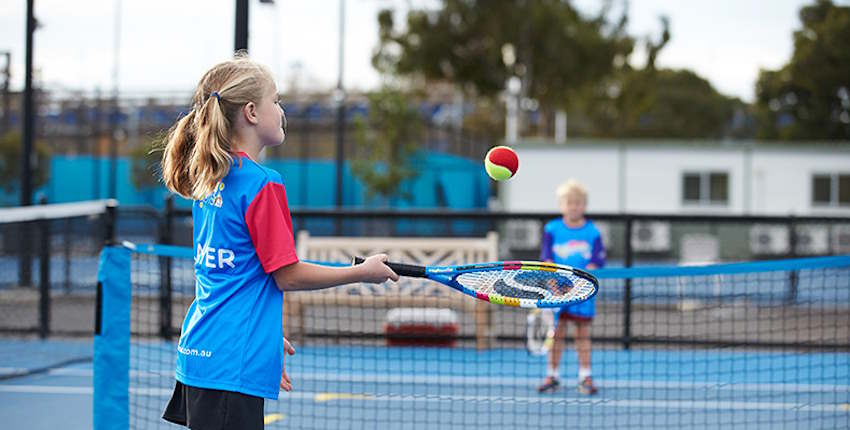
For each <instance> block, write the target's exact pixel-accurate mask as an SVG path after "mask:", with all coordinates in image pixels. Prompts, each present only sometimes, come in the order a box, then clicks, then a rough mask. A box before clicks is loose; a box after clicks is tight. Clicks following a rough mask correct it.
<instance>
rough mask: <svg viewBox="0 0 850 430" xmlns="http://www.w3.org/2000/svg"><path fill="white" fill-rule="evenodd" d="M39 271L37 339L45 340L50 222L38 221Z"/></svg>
mask: <svg viewBox="0 0 850 430" xmlns="http://www.w3.org/2000/svg"><path fill="white" fill-rule="evenodd" d="M39 204H42V205H46V204H47V197H45V196H41V198H40V199H39ZM38 230H39V239H40V240H39V242H40V247H41V249H39V256H38V263H39V269H40V278H39V280H38V281H39V293H38V322H39V324H38V337H40V338H42V339H46V338H47V336H48V335H50V220H49V219H41V220H39V221H38Z"/></svg>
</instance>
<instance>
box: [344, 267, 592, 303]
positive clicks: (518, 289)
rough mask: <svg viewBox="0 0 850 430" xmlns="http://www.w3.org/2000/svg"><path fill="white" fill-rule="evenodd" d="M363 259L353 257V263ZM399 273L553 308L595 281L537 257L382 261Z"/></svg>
mask: <svg viewBox="0 0 850 430" xmlns="http://www.w3.org/2000/svg"><path fill="white" fill-rule="evenodd" d="M363 261H364V260H363V258H360V257H355V258H354V264H360V263H362V262H363ZM386 265H387V266H389V267H390V269H393V271H395V272H396V273H397V274H398V275H399V276H408V277H414V278H427V279H430V280H432V281H436V282H439V283H441V284H443V285H448V286H449V287H452V288H454V289H456V290H458V291H460V292H462V293H464V294H466V295H469V296H472V297H475V298H476V299H480V300H485V301H488V302H490V303H496V304H499V305H507V306H519V307H523V308H557V307H561V306H564V305H571V304H575V303H581V302H583V301H585V300H588V299H590V298H591V297H593V296H595V295H596V291H597V289H598V287H599V281H597V280H596V278H595V277H594V276H593V275H591V274H590V273H587V272H585V271H583V270H579V269H574V268H572V267H569V266H562V265H560V264H553V263H542V262H538V261H497V262H493V263H480V264H467V265H461V266H416V265H412V264H402V263H389V262H388V263H386Z"/></svg>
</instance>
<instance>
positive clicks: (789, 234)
mask: <svg viewBox="0 0 850 430" xmlns="http://www.w3.org/2000/svg"><path fill="white" fill-rule="evenodd" d="M163 216H164V219H165V220H166V221H165V225H167V226H168V228H167V231H168V234H167V235H166V236H163V237H161V238H160V239H161V240H162V241H163V242H164V243H172V244H183V245H186V244H188V242H189V241H191V232H190V231H187V230H188V229H190V228H191V225H190V222H186V220H190V219H191V211H190V210H187V209H176V208H174V205H173V204H170V203H169V204H168V205H167V206H166V210H165V211H164V213H163ZM558 217H560V214H558V213H555V212H494V211H478V210H472V211H445V210H372V209H349V208H346V209H341V210H337V209H293V210H292V219H293V225H294V230H295V231H298V230H301V229H307V230H309V231H310V233H311V235H342V236H432V237H434V236H443V237H446V236H449V237H451V236H458V235H463V236H483V235H485V234H486V233H487V232H488V231H499V232H501V233H503V235H501V237H500V239H502V242H503V245H504V246H500V250H499V253H500V256H499V257H500V258H501V259H517V258H519V259H523V258H524V259H536V258H537V255H538V254H539V240H533V239H534V238H533V237H529V236H537V237H538V238H539V237H540V236H541V234H542V226H543V225H544V224H545V222H547V221H549V220H552V219H556V218H558ZM587 217H588V219H591V220H593V221H594V222H596V223H597V224H598V225H605V226H606V228H605V230H606V231H607V238H606V239H607V241H606V242H607V244H606V246H607V247H608V256H609V258H610V259H611V260H613V261H612V264H613V265H617V266H623V267H632V266H633V265H634V264H636V263H638V262H640V263H643V264H656V263H674V264H677V263H684V264H693V263H707V262H720V261H743V260H753V259H765V258H773V259H776V258H794V257H798V256H809V255H812V256H813V255H831V254H841V253H850V244H848V243H846V242H847V239H846V238H844V236H842V235H850V218H849V217H833V216H806V217H797V216H762V215H755V216H754V215H674V214H611V213H590V214H588V215H587ZM181 220H182V221H181ZM528 222H531V224H528ZM517 226H519V227H517ZM812 226H817V227H818V228H820V230H818V231H821V230H823V229H824V228H825V229H826V230H827V231H828V233H829V234H827V242H828V243H827V244H826V247H824V246H823V245H824V244H823V243H821V242H822V241H823V235H822V234H819V235H818V239H812V238H811V237H809V236H808V235H809V233H810V232H809V230H811V227H812ZM804 227H805V228H804ZM806 228H808V229H806ZM654 232H661V233H659V234H661V235H662V236H664V237H662V239H661V240H659V241H658V242H661V243H660V245H661V246H653V245H658V244H657V243H656V244H653V240H656V239H653V237H652V234H654ZM776 232H779V234H775V233H776ZM783 232H784V233H783ZM801 233H802V234H803V235H804V238H805V241H803V242H806V243H808V244H809V245H808V247H801V240H800V236H801ZM647 235H648V236H647ZM836 235H838V236H841V237H840V238H837V239H830V236H836ZM689 236H693V237H694V238H696V239H700V238H702V239H707V240H704V243H702V245H701V244H700V240H696V241H693V240H692V241H690V242H692V243H691V245H688V244H686V242H687V239H689ZM712 238H714V240H712ZM529 239H532V240H529ZM812 240H819V241H821V242H819V243H818V244H817V245H816V246H811V244H810V243H809V242H811V241H812ZM782 241H785V243H784V244H783V243H776V242H782ZM677 242H681V244H678V243H677ZM770 242H774V243H770ZM647 245H649V246H647ZM700 246H702V247H705V248H707V249H703V250H702V251H701V252H700V251H699V248H700ZM688 247H691V248H696V249H697V251H698V252H696V254H697V260H696V261H695V260H694V258H693V257H692V256H689V254H693V252H691V249H689V248H688ZM163 263H164V264H167V261H164V262H163ZM787 277H788V279H787V283H786V284H785V285H787V288H786V292H785V297H784V300H783V302H784V304H785V305H787V306H793V305H794V304H795V303H796V302H797V300H798V285H799V275H798V272H796V271H790V272H788V274H787ZM632 283H633V281H632V280H631V279H625V280H624V281H623V284H624V285H623V288H622V297H621V298H620V301H621V303H622V312H621V315H622V334H621V335H620V336H595V337H594V339H598V340H600V341H602V342H615V343H619V344H621V345H622V347H623V348H626V349H628V348H630V347H631V346H632V344H634V343H644V344H657V343H677V342H679V343H682V344H695V345H706V346H710V345H716V344H717V342H715V341H712V340H700V339H678V340H677V339H675V338H664V339H662V338H657V339H656V338H648V337H645V336H635V335H633V327H634V324H635V323H634V321H633V315H634V312H633V311H634V308H635V306H634V304H633V300H634V293H633V289H632ZM169 288H170V283H169ZM848 288H850V286H848ZM169 315H170V313H169ZM732 344H734V342H733V343H729V345H732ZM758 345H760V346H764V347H771V346H777V345H784V346H787V345H788V344H787V343H783V342H772V341H765V342H763V345H762V344H761V343H759V344H758ZM829 346H830V347H835V346H836V345H835V344H830V345H829ZM839 346H842V347H844V348H850V344H847V345H839Z"/></svg>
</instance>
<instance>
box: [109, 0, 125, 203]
mask: <svg viewBox="0 0 850 430" xmlns="http://www.w3.org/2000/svg"><path fill="white" fill-rule="evenodd" d="M113 31H114V33H113V46H112V61H113V64H112V112H111V113H112V114H111V115H110V118H108V119H107V121H108V122H113V121H114V124H112V127H114V129H113V130H112V133H110V135H111V136H110V141H111V145H110V148H109V194H108V195H109V198H110V199H115V198H117V196H116V194H117V192H118V191H117V188H118V178H116V176H117V175H118V145H119V143H120V141H121V140H123V137H124V135H125V133H123V130H122V129H121V124H120V123H121V107H120V101H119V100H118V76H119V71H120V59H121V57H120V53H121V0H115V28H114V29H113Z"/></svg>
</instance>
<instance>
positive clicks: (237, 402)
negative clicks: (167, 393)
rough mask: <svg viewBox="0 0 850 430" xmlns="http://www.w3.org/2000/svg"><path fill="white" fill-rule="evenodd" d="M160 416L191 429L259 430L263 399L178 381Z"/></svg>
mask: <svg viewBox="0 0 850 430" xmlns="http://www.w3.org/2000/svg"><path fill="white" fill-rule="evenodd" d="M162 418H163V419H164V420H166V421H170V422H172V423H174V424H180V425H183V426H186V427H189V428H190V429H192V430H229V429H246V430H254V429H256V430H262V428H263V398H262V397H255V396H249V395H247V394H242V393H236V392H233V391H222V390H213V389H209V388H197V387H190V386H188V385H183V384H182V383H181V382H180V381H177V384H176V385H175V386H174V393H173V394H172V395H171V400H170V401H169V402H168V406H166V407H165V412H163V414H162Z"/></svg>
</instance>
